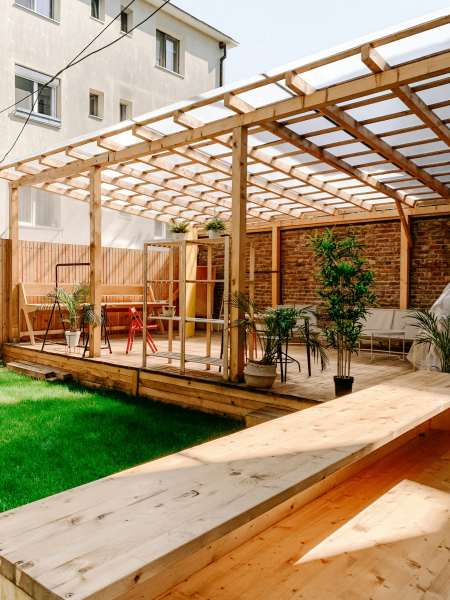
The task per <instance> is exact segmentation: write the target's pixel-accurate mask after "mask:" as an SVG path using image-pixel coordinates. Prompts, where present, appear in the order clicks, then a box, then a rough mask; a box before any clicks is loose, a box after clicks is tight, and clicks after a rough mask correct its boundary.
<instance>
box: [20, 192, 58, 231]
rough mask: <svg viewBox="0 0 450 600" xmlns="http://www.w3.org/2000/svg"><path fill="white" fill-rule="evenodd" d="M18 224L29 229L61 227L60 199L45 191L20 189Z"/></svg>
mask: <svg viewBox="0 0 450 600" xmlns="http://www.w3.org/2000/svg"><path fill="white" fill-rule="evenodd" d="M19 222H20V224H21V225H27V226H29V227H52V228H59V227H60V226H61V204H60V199H59V198H57V197H56V196H55V195H53V194H49V193H48V192H46V191H45V190H39V189H36V188H21V190H20V199H19Z"/></svg>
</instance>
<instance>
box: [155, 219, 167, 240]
mask: <svg viewBox="0 0 450 600" xmlns="http://www.w3.org/2000/svg"><path fill="white" fill-rule="evenodd" d="M153 223H154V227H153V238H154V239H155V240H163V239H165V237H166V224H165V223H163V222H162V221H153Z"/></svg>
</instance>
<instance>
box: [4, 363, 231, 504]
mask: <svg viewBox="0 0 450 600" xmlns="http://www.w3.org/2000/svg"><path fill="white" fill-rule="evenodd" d="M239 428H240V425H239V423H237V422H236V421H232V420H229V419H225V418H222V417H219V416H213V415H207V414H204V413H200V412H196V411H190V410H185V409H183V408H179V407H176V406H169V405H164V404H158V403H156V402H152V401H149V400H135V399H131V398H127V397H126V396H124V395H122V394H119V393H115V392H110V391H91V390H87V389H85V388H82V387H79V386H76V385H69V384H63V383H47V382H45V381H35V380H33V379H30V378H28V377H23V376H21V375H17V374H15V373H11V372H10V371H8V370H6V369H4V368H0V511H4V510H7V509H10V508H13V507H15V506H19V505H21V504H25V503H27V502H31V501H33V500H37V499H38V498H43V497H45V496H49V495H50V494H55V493H56V492H60V491H62V490H65V489H68V488H71V487H74V486H77V485H80V484H82V483H86V482H88V481H92V480H95V479H98V478H100V477H104V476H105V475H109V474H111V473H115V472H117V471H120V470H122V469H126V468H127V467H131V466H133V465H136V464H139V463H142V462H145V461H148V460H151V459H153V458H157V457H159V456H163V455H166V454H170V453H172V452H176V451H178V450H180V449H182V448H186V447H189V446H193V445H195V444H198V443H201V442H204V441H207V440H209V439H212V438H215V437H219V436H221V435H225V434H227V433H231V432H233V431H236V430H237V429H239Z"/></svg>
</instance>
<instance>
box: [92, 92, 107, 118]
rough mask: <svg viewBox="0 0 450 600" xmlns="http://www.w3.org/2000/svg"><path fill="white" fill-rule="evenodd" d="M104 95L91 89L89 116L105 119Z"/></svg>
mask: <svg viewBox="0 0 450 600" xmlns="http://www.w3.org/2000/svg"><path fill="white" fill-rule="evenodd" d="M103 105H104V96H103V93H102V92H98V91H96V90H90V91H89V116H90V117H94V118H96V119H103Z"/></svg>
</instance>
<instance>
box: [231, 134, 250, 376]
mask: <svg viewBox="0 0 450 600" xmlns="http://www.w3.org/2000/svg"><path fill="white" fill-rule="evenodd" d="M247 135H248V134H247V128H246V127H236V128H235V129H234V130H233V162H232V169H233V171H232V209H231V212H232V216H231V297H232V298H233V297H235V296H236V295H237V294H241V293H244V291H245V266H246V265H245V263H246V261H245V259H244V257H245V245H246V214H247V211H246V208H247ZM230 314H231V335H230V377H231V380H232V381H239V380H241V379H242V376H243V372H244V354H245V352H244V350H245V339H244V337H243V336H242V335H241V331H240V328H239V327H237V326H236V322H237V321H238V320H239V319H240V318H242V316H243V315H242V312H241V311H240V310H239V309H238V307H237V306H234V303H232V304H231V311H230Z"/></svg>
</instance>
